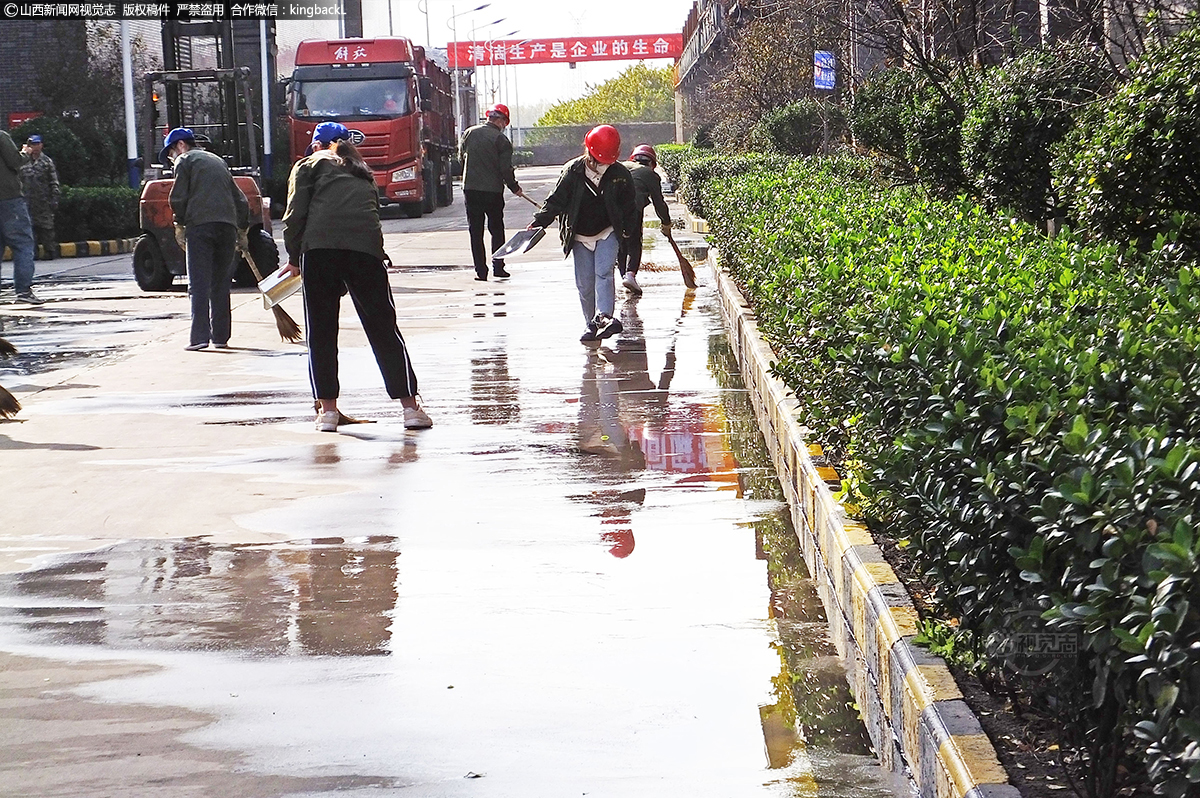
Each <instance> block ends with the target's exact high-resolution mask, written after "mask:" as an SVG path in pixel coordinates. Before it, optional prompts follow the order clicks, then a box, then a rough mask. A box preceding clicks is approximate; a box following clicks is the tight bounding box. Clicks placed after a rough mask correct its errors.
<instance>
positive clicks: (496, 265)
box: [492, 260, 512, 277]
mask: <svg viewBox="0 0 1200 798" xmlns="http://www.w3.org/2000/svg"><path fill="white" fill-rule="evenodd" d="M492 274H494V275H495V276H497V277H511V276H512V275H510V274H509V273H508V272H507V271H505V270H504V261H502V260H494V261H492Z"/></svg>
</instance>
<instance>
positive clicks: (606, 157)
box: [583, 125, 621, 163]
mask: <svg viewBox="0 0 1200 798" xmlns="http://www.w3.org/2000/svg"><path fill="white" fill-rule="evenodd" d="M583 146H585V147H587V151H588V155H590V156H592V157H593V158H595V159H596V160H597V161H599V162H600V163H616V162H617V158H619V157H620V155H621V134H620V133H618V132H617V129H616V128H615V127H613V126H612V125H598V126H596V127H594V128H592V129H591V130H589V131H588V134H587V135H586V136H584V137H583Z"/></svg>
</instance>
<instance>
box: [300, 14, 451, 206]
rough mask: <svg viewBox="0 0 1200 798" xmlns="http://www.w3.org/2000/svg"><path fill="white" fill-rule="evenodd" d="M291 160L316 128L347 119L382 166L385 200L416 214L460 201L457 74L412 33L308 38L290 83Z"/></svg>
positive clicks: (365, 151)
mask: <svg viewBox="0 0 1200 798" xmlns="http://www.w3.org/2000/svg"><path fill="white" fill-rule="evenodd" d="M288 119H289V124H290V128H291V130H290V134H291V151H292V161H293V162H295V161H297V160H299V159H300V158H302V157H303V156H304V151H305V149H307V148H308V145H309V142H310V141H312V132H313V129H314V128H315V127H316V126H317V125H318V124H320V123H321V122H327V121H334V122H341V123H342V124H343V125H345V126H346V127H348V128H349V129H350V136H351V140H352V141H353V143H354V146H355V147H357V148H358V150H359V152H361V153H362V155H363V158H364V159H366V162H367V163H368V164H369V165H370V167H371V170H372V171H373V172H374V173H375V183H376V185H377V186H378V187H379V199H380V202H381V203H382V204H389V203H393V202H395V203H399V204H400V206H401V207H402V208H403V210H404V212H405V214H406V215H407V216H409V217H410V218H413V219H415V218H417V217H418V216H420V215H421V214H422V213H430V212H432V211H433V210H434V209H435V208H437V207H438V206H441V205H449V204H450V203H451V202H453V201H454V192H453V182H452V176H451V171H450V170H451V160H452V159H453V157H454V151H455V148H456V147H457V144H458V141H457V138H456V134H455V130H454V97H453V89H452V87H451V81H450V74H449V73H448V72H446V70H444V69H442V68H441V67H440V66H438V65H437V64H436V63H435V62H433V61H432V60H430V59H429V58H426V57H425V49H424V48H423V47H414V46H413V44H412V42H410V41H409V40H408V39H404V38H400V37H383V38H378V39H307V40H305V41H303V42H301V43H300V46H299V47H298V48H297V50H296V69H295V71H294V72H293V73H292V77H291V80H290V81H289V84H288Z"/></svg>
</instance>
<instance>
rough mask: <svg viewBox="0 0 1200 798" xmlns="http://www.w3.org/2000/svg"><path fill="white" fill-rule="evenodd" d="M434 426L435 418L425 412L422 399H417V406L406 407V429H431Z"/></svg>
mask: <svg viewBox="0 0 1200 798" xmlns="http://www.w3.org/2000/svg"><path fill="white" fill-rule="evenodd" d="M432 426H433V419H432V418H430V417H429V414H428V413H426V412H425V408H423V407H421V400H420V399H418V400H417V406H416V407H406V408H404V428H405V429H429V428H430V427H432Z"/></svg>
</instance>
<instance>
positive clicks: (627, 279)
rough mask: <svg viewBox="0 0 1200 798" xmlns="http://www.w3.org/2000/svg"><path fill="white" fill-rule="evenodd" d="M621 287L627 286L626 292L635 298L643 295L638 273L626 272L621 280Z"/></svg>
mask: <svg viewBox="0 0 1200 798" xmlns="http://www.w3.org/2000/svg"><path fill="white" fill-rule="evenodd" d="M621 285H623V286H625V290H626V291H628V292H629V293H631V294H633V295H634V296H641V295H642V287H641V286H640V285H638V281H637V272H625V276H624V277H623V278H622V279H621Z"/></svg>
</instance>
